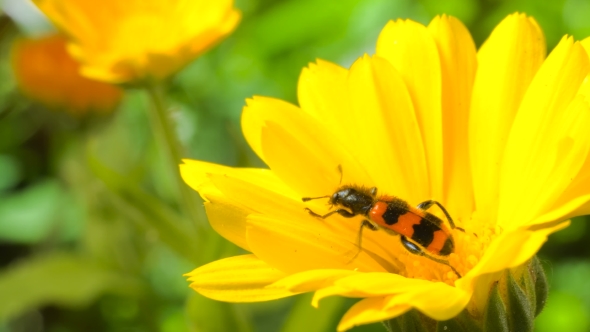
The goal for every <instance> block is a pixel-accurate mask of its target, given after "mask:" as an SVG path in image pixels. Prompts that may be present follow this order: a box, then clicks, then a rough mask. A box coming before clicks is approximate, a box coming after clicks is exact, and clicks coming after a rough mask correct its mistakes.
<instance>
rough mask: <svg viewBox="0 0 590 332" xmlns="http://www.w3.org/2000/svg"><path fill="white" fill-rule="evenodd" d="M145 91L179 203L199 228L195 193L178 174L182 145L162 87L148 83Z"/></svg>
mask: <svg viewBox="0 0 590 332" xmlns="http://www.w3.org/2000/svg"><path fill="white" fill-rule="evenodd" d="M147 92H148V94H149V96H150V99H151V101H152V103H153V107H151V111H152V116H151V117H152V126H153V127H154V129H155V130H156V132H158V135H156V136H157V137H158V139H160V140H161V143H162V145H163V146H164V147H166V149H165V150H166V151H165V154H166V159H167V162H168V165H169V167H170V169H171V170H172V172H173V173H174V179H175V182H176V184H177V187H178V193H179V194H180V197H181V204H180V205H181V207H182V208H183V210H184V211H185V213H186V214H187V215H188V216H189V217H190V218H191V220H192V221H193V222H194V223H195V224H196V225H197V228H200V226H201V225H202V223H199V220H201V215H200V213H199V211H198V210H197V208H196V206H197V202H198V201H197V199H196V197H195V193H193V192H192V189H190V188H189V187H188V186H187V185H186V184H185V183H184V181H183V180H182V177H181V176H180V172H179V168H178V165H179V164H180V162H181V159H182V146H181V144H180V142H179V141H178V138H177V136H176V134H175V131H174V127H173V125H172V122H171V121H170V117H169V114H168V112H167V108H166V106H165V103H164V93H163V91H162V87H161V86H159V85H156V84H153V85H149V86H148V87H147Z"/></svg>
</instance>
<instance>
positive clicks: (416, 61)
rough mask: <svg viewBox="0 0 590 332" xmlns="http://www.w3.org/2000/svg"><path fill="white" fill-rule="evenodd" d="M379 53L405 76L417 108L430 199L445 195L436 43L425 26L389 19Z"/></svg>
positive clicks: (378, 42) (380, 40)
mask: <svg viewBox="0 0 590 332" xmlns="http://www.w3.org/2000/svg"><path fill="white" fill-rule="evenodd" d="M377 55H378V56H380V57H384V58H385V59H387V60H388V61H389V62H390V63H391V64H392V65H393V67H395V69H396V70H397V71H398V72H399V73H400V74H401V76H402V77H403V79H404V81H405V83H406V86H407V87H408V91H409V93H410V96H411V98H412V103H413V105H414V109H415V111H416V116H417V119H418V123H419V125H420V130H421V133H422V141H423V142H424V149H425V151H426V152H425V153H426V161H427V167H428V169H427V172H428V182H429V184H430V196H431V197H429V198H434V199H441V198H442V181H443V180H442V178H443V176H442V174H443V173H442V172H443V146H442V144H443V143H442V126H441V124H442V114H441V113H442V112H441V68H440V58H439V55H438V50H437V46H436V43H435V42H434V40H433V39H432V36H431V35H430V32H428V30H427V29H426V27H424V26H423V25H421V24H419V23H416V22H413V21H410V20H405V21H402V20H398V21H395V22H394V21H390V22H389V23H387V25H386V26H385V28H383V30H382V31H381V34H380V35H379V39H378V40H377Z"/></svg>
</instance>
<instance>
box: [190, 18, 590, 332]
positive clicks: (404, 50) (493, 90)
mask: <svg viewBox="0 0 590 332" xmlns="http://www.w3.org/2000/svg"><path fill="white" fill-rule="evenodd" d="M589 70H590V64H589V60H588V56H587V55H586V52H585V50H584V47H583V46H582V45H581V44H580V43H578V42H574V41H573V40H572V38H570V37H564V38H563V39H562V40H561V42H560V43H559V45H558V46H557V47H556V48H555V49H554V50H553V51H552V52H551V54H550V55H549V56H548V57H547V58H546V49H545V40H544V36H543V34H542V31H541V30H540V28H539V26H538V25H537V23H536V22H535V21H534V19H532V18H530V17H526V16H525V15H521V14H515V15H511V16H509V17H507V18H506V19H505V20H504V21H502V23H500V24H499V25H498V26H497V27H496V29H495V30H494V31H493V33H492V34H491V36H490V37H489V39H488V40H487V41H486V43H485V44H484V45H483V46H482V47H481V49H480V50H479V51H477V52H476V49H475V45H474V43H473V41H472V39H471V36H470V34H469V32H468V31H467V30H466V28H465V27H464V26H463V25H462V24H461V23H460V22H459V21H458V20H456V19H455V18H452V17H446V16H443V17H437V18H435V19H434V20H433V21H432V22H431V23H430V24H429V25H428V26H427V27H425V26H423V25H421V24H418V23H415V22H413V21H410V20H398V21H391V22H389V23H388V24H387V26H386V27H385V28H384V29H383V31H382V32H381V35H380V36H379V39H378V41H377V54H376V55H375V56H363V57H362V58H360V59H358V60H357V61H356V62H355V63H354V64H353V65H352V67H351V68H350V69H345V68H342V67H340V66H338V65H335V64H332V63H329V62H325V61H317V63H313V64H311V65H310V66H309V67H308V68H306V69H304V70H303V72H302V74H301V77H300V79H299V87H298V97H299V98H298V99H299V107H298V106H295V105H292V104H289V103H286V102H283V101H280V100H276V99H272V98H265V97H254V98H253V99H250V100H248V101H247V104H248V105H247V106H246V107H245V109H244V113H243V116H242V127H243V131H244V135H245V136H246V138H247V140H248V142H249V144H250V146H251V147H252V148H253V149H254V151H256V153H257V154H258V155H259V156H260V157H261V158H262V159H263V160H264V161H265V162H266V164H267V165H268V166H269V168H270V169H236V168H229V167H223V166H220V165H214V164H208V163H205V162H199V161H191V160H186V161H185V164H184V165H181V172H182V175H183V177H184V179H185V181H186V182H187V183H188V184H189V185H190V186H191V187H192V188H194V189H195V190H198V191H199V192H200V193H201V195H202V197H203V198H204V199H205V200H206V203H205V208H206V209H207V213H208V216H209V220H210V223H211V225H212V226H213V228H214V229H215V230H216V231H217V232H219V233H220V234H221V235H223V236H224V237H226V238H227V239H228V240H230V241H232V242H234V243H235V244H237V245H239V246H240V247H242V248H244V249H245V250H247V251H249V252H251V253H252V254H249V255H243V256H238V257H231V258H227V259H223V260H219V261H216V262H213V263H210V264H208V265H205V266H202V267H199V268H197V269H196V270H194V271H192V272H191V273H189V274H188V276H189V280H190V281H191V282H192V283H191V287H192V288H193V289H195V290H196V291H197V292H199V293H201V294H203V295H205V296H207V297H210V298H213V299H217V300H222V301H231V302H248V301H264V300H270V299H276V298H280V297H285V296H290V295H293V294H298V293H301V292H312V291H313V292H315V296H314V300H313V301H314V304H316V305H317V302H318V301H319V300H320V299H321V298H323V297H326V296H331V295H342V296H349V297H357V298H361V299H362V300H360V301H359V302H358V303H357V304H356V305H354V306H353V307H352V308H351V309H350V310H349V311H348V312H347V313H346V315H345V316H344V317H343V319H342V321H341V323H340V325H339V329H340V330H345V329H348V328H351V327H352V326H355V325H358V324H365V323H369V322H376V321H381V320H385V319H389V318H392V317H396V316H398V315H401V314H402V313H404V312H406V311H408V310H410V309H412V308H416V309H418V310H419V311H421V312H422V313H424V314H426V315H427V316H429V317H431V318H434V319H436V320H447V319H450V318H452V317H454V316H456V315H457V314H458V313H459V312H461V311H462V310H463V309H465V308H467V309H468V310H469V312H470V313H471V314H472V315H473V316H474V317H481V315H482V314H483V312H484V310H485V308H484V307H485V305H486V301H487V298H488V294H489V293H490V285H491V284H493V283H494V282H495V281H496V280H498V279H500V277H501V275H502V272H503V271H504V270H506V269H510V268H516V267H518V266H521V265H522V264H523V263H525V262H527V261H528V260H530V259H531V257H533V256H534V255H535V253H536V252H537V251H538V249H539V248H540V246H541V245H542V244H543V243H544V242H545V241H546V239H547V236H548V235H549V234H551V233H553V232H555V231H557V230H559V229H561V228H563V227H566V226H567V223H568V222H567V221H566V222H563V220H567V219H568V218H570V217H572V216H576V215H580V214H585V213H588V212H590V204H589V203H588V201H589V200H590V158H589V153H588V152H589V148H590V135H588V133H587V128H590V109H589V106H588V101H587V100H586V96H587V95H588V91H589V90H588V89H589V84H590V83H589V82H588V80H587V76H588V74H589ZM338 165H341V167H342V169H343V179H342V183H343V184H356V185H363V186H367V187H372V186H375V187H377V188H378V190H379V192H380V193H381V194H390V195H396V196H397V197H401V198H403V199H405V200H407V201H408V202H409V203H410V204H413V205H415V204H418V203H420V202H422V201H425V200H429V199H435V200H437V201H439V202H441V203H442V204H443V205H444V206H445V207H446V208H447V210H448V211H449V213H450V215H451V216H452V217H453V219H454V220H455V223H456V224H457V226H459V227H460V228H463V229H464V230H465V231H464V232H463V231H461V230H459V229H454V230H453V231H452V236H453V238H454V241H455V248H454V252H453V253H452V254H451V255H450V256H449V257H448V262H449V264H450V265H451V266H452V267H454V268H455V269H456V270H457V272H458V273H459V274H460V275H461V277H460V278H459V277H458V276H457V274H455V273H454V272H453V271H452V270H451V268H450V267H449V266H448V265H445V264H440V263H437V262H435V261H433V260H431V259H428V258H426V257H421V256H417V255H415V254H411V253H410V252H408V250H406V249H405V248H404V247H403V246H402V245H401V242H400V238H399V236H395V235H392V234H389V233H386V232H383V231H378V232H371V231H365V233H364V234H363V242H362V251H361V252H360V254H359V255H358V256H356V257H355V256H354V255H355V251H356V238H357V234H358V230H359V224H360V222H361V220H362V218H361V217H358V219H346V218H342V217H340V216H338V215H333V216H330V217H329V218H327V219H325V220H322V219H319V218H314V217H313V216H311V215H310V214H309V213H308V212H307V211H306V210H305V208H309V209H311V210H312V211H314V212H316V213H320V214H324V213H327V212H328V211H330V208H331V207H330V206H327V205H326V204H325V203H326V202H327V199H325V200H312V201H309V202H302V200H301V198H302V197H315V196H324V195H330V194H332V193H334V192H335V190H336V189H337V188H338V187H339V184H340V174H339V172H338V171H337V167H338ZM431 211H432V212H433V213H435V214H438V215H439V216H441V217H442V214H441V213H439V212H437V211H438V210H437V209H435V208H433V209H431ZM443 220H444V217H443Z"/></svg>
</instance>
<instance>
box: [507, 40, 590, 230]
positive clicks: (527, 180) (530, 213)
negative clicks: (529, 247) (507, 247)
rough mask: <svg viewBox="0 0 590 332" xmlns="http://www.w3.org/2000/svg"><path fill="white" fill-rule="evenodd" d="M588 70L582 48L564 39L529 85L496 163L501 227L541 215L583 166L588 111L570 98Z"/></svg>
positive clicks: (589, 144)
mask: <svg viewBox="0 0 590 332" xmlns="http://www.w3.org/2000/svg"><path fill="white" fill-rule="evenodd" d="M589 70H590V64H589V61H588V56H587V55H586V53H585V52H584V50H583V48H582V46H581V45H580V44H579V43H573V40H572V39H571V38H564V39H562V41H561V43H559V45H558V46H557V47H556V48H555V49H554V50H553V52H551V54H550V55H549V57H548V58H547V60H546V61H545V62H544V63H543V66H542V67H541V68H540V70H539V71H538V73H537V75H536V76H535V78H534V80H533V82H532V83H531V85H530V87H529V89H528V91H527V93H526V94H525V96H524V98H523V100H522V103H521V106H520V109H519V111H518V114H517V115H516V118H515V119H514V124H513V127H512V130H511V132H510V135H509V137H508V141H507V145H506V151H505V152H504V159H503V163H502V165H501V178H500V200H499V207H498V224H499V225H500V226H501V227H503V228H509V227H518V226H519V225H523V224H526V223H528V222H530V221H532V220H533V219H534V217H536V216H538V215H539V214H541V213H543V212H544V211H545V210H546V209H547V208H549V207H550V206H551V205H550V204H551V202H554V201H556V200H557V199H558V198H559V197H560V196H561V195H562V193H563V191H564V190H565V189H566V188H567V186H568V185H569V183H570V182H571V181H572V180H573V179H574V178H575V176H576V175H577V174H578V172H579V170H580V168H581V167H582V164H583V163H584V161H585V159H586V156H587V155H588V149H589V148H590V137H589V136H588V133H587V130H588V129H587V128H588V127H589V126H590V110H589V109H588V105H587V103H586V101H585V100H584V96H582V95H579V96H578V97H577V98H575V99H574V97H575V96H576V94H577V92H578V89H579V87H580V85H581V83H582V81H583V80H584V79H585V78H586V76H587V75H588V71H589Z"/></svg>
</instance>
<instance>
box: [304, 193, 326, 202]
mask: <svg viewBox="0 0 590 332" xmlns="http://www.w3.org/2000/svg"><path fill="white" fill-rule="evenodd" d="M328 197H330V196H329V195H328V196H320V197H303V198H302V199H301V200H302V201H304V202H307V201H311V200H312V199H320V198H328Z"/></svg>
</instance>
